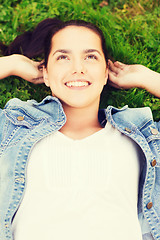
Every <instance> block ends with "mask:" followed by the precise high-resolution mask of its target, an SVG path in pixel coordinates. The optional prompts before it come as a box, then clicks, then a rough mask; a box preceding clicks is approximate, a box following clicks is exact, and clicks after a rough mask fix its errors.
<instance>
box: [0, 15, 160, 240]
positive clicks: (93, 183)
mask: <svg viewBox="0 0 160 240" xmlns="http://www.w3.org/2000/svg"><path fill="white" fill-rule="evenodd" d="M47 21H48V22H49V23H50V24H49V30H48V32H47V31H46V32H47V34H44V35H46V37H45V38H44V39H45V40H44V43H43V44H44V52H45V60H44V64H43V72H42V70H41V69H39V63H37V62H34V61H32V60H30V59H29V58H27V57H25V56H22V55H15V54H14V55H10V56H7V57H2V58H1V59H0V63H1V64H0V78H5V77H7V76H10V75H16V76H20V77H22V78H24V79H26V80H27V81H31V82H34V83H43V82H44V83H45V84H46V86H48V87H50V89H51V92H52V96H48V97H46V98H45V99H44V100H42V102H40V103H37V102H36V101H34V100H31V101H27V102H22V101H20V100H19V99H12V100H10V101H9V102H8V103H7V104H6V106H5V108H4V109H3V110H0V119H1V127H0V144H1V147H0V177H1V181H0V196H1V198H0V213H1V214H0V239H1V240H6V239H14V240H28V239H30V240H33V239H38V240H42V239H43V240H44V239H45V240H51V239H56V240H62V239H63V240H64V238H65V239H69V240H72V239H77V240H80V239H81V240H82V239H83V240H91V239H92V240H97V239H101V240H106V239H110V240H117V239H123V240H128V239H129V240H142V239H155V240H158V239H160V222H159V217H160V207H159V197H158V196H159V194H160V185H159V181H160V172H159V171H160V170H159V167H158V166H159V163H160V156H159V150H158V149H159V148H160V133H159V131H158V130H159V129H160V126H159V123H154V122H153V119H152V115H151V111H150V109H149V108H142V109H129V108H128V107H124V108H122V109H116V108H114V107H111V106H109V107H108V108H107V109H104V110H101V111H99V102H100V94H101V92H102V89H103V87H104V85H106V83H107V79H108V75H109V82H110V83H111V84H112V85H114V86H116V87H125V88H129V87H143V88H146V89H147V90H148V91H150V92H152V93H153V94H155V95H157V96H160V94H159V89H160V77H159V74H158V73H155V72H153V71H151V70H149V69H147V68H145V67H144V66H141V65H132V66H128V65H124V64H122V63H119V62H116V63H112V62H111V61H109V62H108V59H107V51H106V47H105V41H104V36H103V34H102V32H101V31H100V30H99V29H98V28H97V27H96V26H94V25H93V24H90V23H87V22H84V21H69V22H62V21H60V20H56V19H52V24H51V20H49V19H47V20H45V21H43V22H42V23H40V24H42V25H43V24H45V26H46V27H47ZM42 25H39V26H42ZM39 26H38V27H39ZM40 29H41V30H42V28H40ZM41 34H42V32H41ZM42 35H43V34H42ZM33 42H34V41H33ZM19 43H20V42H19ZM31 43H32V41H31ZM34 44H35V43H34ZM24 52H25V49H24ZM11 53H12V51H11V50H10V54H11ZM25 55H26V56H29V54H28V55H27V51H26V54H25ZM30 57H31V55H30ZM141 76H142V78H141ZM144 79H145V81H144ZM151 82H152V84H151ZM155 89H156V90H155Z"/></svg>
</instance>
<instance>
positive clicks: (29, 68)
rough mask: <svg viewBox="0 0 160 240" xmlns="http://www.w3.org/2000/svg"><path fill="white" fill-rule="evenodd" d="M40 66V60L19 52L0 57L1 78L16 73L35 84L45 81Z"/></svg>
mask: <svg viewBox="0 0 160 240" xmlns="http://www.w3.org/2000/svg"><path fill="white" fill-rule="evenodd" d="M39 66H40V63H39V62H35V61H32V60H31V59H29V58H27V57H25V56H23V55H19V54H13V55H10V56H6V57H0V79H2V78H5V77H8V76H11V75H15V76H19V77H21V78H23V79H25V80H26V81H29V82H33V83H35V84H39V83H43V82H44V81H43V75H42V70H41V69H40V68H39Z"/></svg>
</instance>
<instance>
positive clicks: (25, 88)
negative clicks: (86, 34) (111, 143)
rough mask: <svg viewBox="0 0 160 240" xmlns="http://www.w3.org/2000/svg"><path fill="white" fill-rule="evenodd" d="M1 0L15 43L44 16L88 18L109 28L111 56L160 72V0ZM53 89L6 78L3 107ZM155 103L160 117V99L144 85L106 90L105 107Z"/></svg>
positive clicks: (4, 36) (0, 30)
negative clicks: (8, 102)
mask: <svg viewBox="0 0 160 240" xmlns="http://www.w3.org/2000/svg"><path fill="white" fill-rule="evenodd" d="M101 3H102V1H99V0H46V1H44V0H37V1H35V0H1V5H0V12H1V14H0V41H2V42H4V43H7V44H9V43H10V42H11V41H13V40H14V38H15V37H16V36H17V35H19V34H21V33H23V32H24V31H25V30H30V29H33V28H34V27H35V26H36V25H37V24H38V23H39V22H40V21H41V20H43V19H45V18H48V17H58V18H60V19H62V20H69V19H83V20H87V21H91V22H93V23H95V24H97V25H98V26H99V27H100V28H101V29H102V30H103V32H104V34H105V38H106V43H107V47H108V52H109V56H110V57H111V59H113V60H119V61H122V62H124V63H129V64H133V63H139V64H143V65H145V66H147V67H149V68H151V69H152V70H154V71H158V72H159V73H160V57H159V55H160V6H158V5H159V4H158V0H155V1H153V0H139V1H138V0H133V1H129V0H128V1H123V0H118V1H113V0H110V1H108V5H107V6H104V7H102V6H101ZM47 94H50V92H49V91H48V88H46V87H45V86H43V87H42V86H35V85H33V84H30V83H28V82H26V81H24V80H22V79H20V78H15V77H9V78H8V79H7V81H6V79H4V80H1V81H0V96H1V98H0V107H3V106H4V105H5V103H6V102H7V101H8V100H9V99H10V98H13V97H18V98H20V99H22V100H27V99H30V98H33V97H34V98H35V99H36V100H38V101H40V100H41V99H42V98H43V97H44V96H46V95H47ZM110 104H111V105H114V106H116V107H122V106H124V105H125V104H128V105H129V106H130V107H143V106H149V107H151V109H152V111H153V115H154V119H155V120H159V119H160V100H159V99H158V98H155V97H154V96H152V95H151V94H149V93H147V92H146V91H144V90H142V89H130V90H127V91H125V90H123V91H122V90H116V89H113V88H107V89H105V90H104V92H103V95H102V99H101V107H106V106H107V105H110Z"/></svg>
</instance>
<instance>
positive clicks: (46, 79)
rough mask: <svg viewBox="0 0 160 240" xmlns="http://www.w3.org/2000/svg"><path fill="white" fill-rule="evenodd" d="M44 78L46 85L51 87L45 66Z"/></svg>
mask: <svg viewBox="0 0 160 240" xmlns="http://www.w3.org/2000/svg"><path fill="white" fill-rule="evenodd" d="M43 78H44V83H45V85H46V86H47V87H49V86H50V85H49V81H48V72H47V69H46V67H45V66H43Z"/></svg>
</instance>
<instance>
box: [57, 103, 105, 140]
mask: <svg viewBox="0 0 160 240" xmlns="http://www.w3.org/2000/svg"><path fill="white" fill-rule="evenodd" d="M63 109H64V112H65V114H66V117H67V121H66V124H65V125H64V126H63V127H62V128H61V130H60V131H61V132H62V133H63V134H65V135H66V136H68V137H70V138H73V139H82V138H85V137H87V136H89V135H91V134H93V133H95V132H97V131H99V130H100V129H101V128H102V127H101V125H100V123H99V121H98V109H99V105H97V106H96V107H95V106H94V107H92V106H91V107H85V108H74V107H70V106H66V105H65V104H63Z"/></svg>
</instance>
